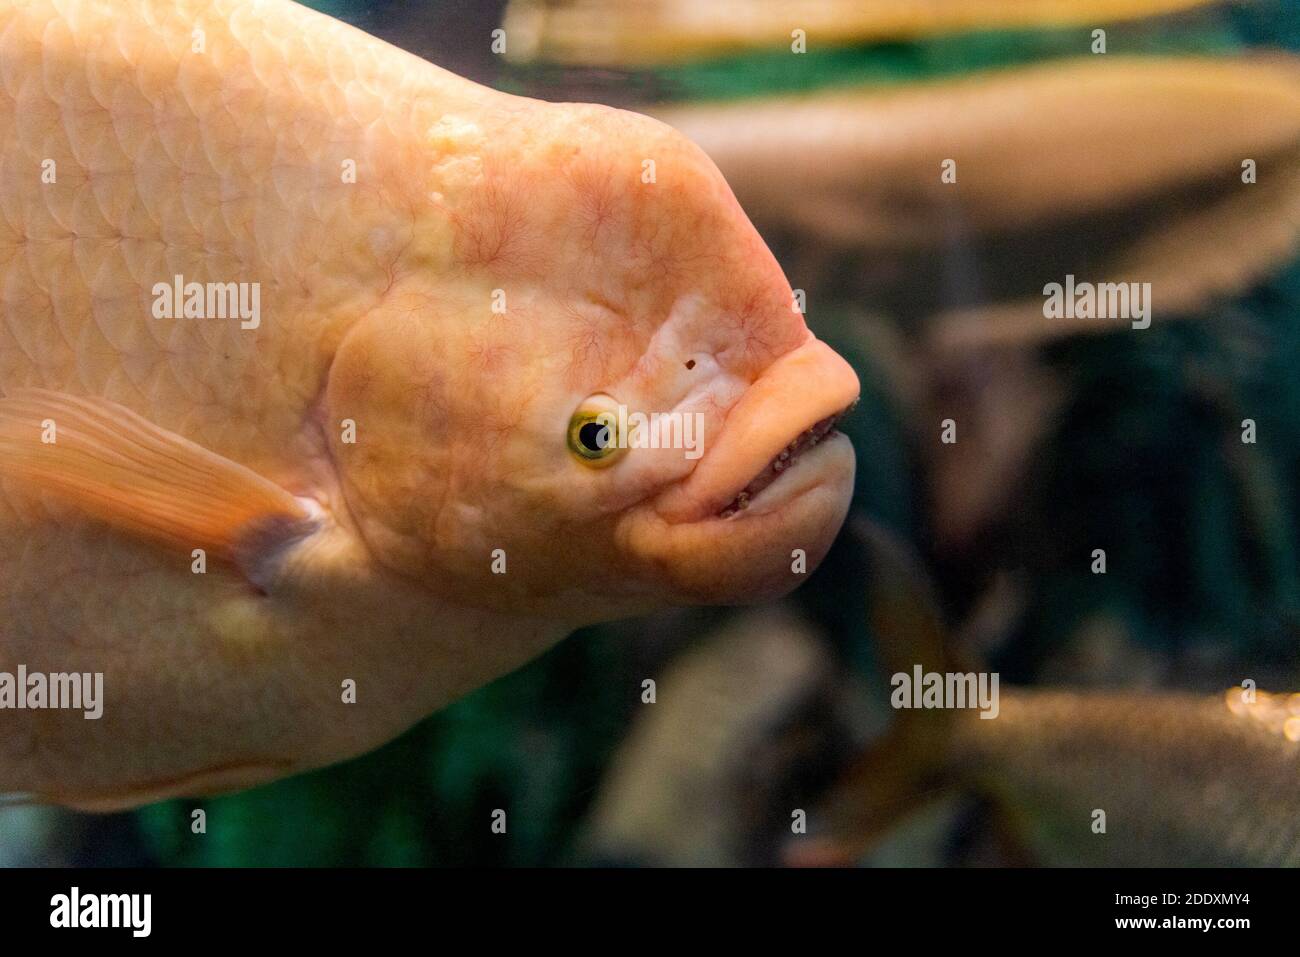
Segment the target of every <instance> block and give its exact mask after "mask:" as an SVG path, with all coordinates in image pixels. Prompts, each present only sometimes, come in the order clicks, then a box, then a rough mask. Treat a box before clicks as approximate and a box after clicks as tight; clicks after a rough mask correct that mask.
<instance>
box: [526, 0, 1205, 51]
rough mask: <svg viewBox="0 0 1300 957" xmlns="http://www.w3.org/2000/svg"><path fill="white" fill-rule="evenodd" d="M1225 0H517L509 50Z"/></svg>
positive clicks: (1111, 13)
mask: <svg viewBox="0 0 1300 957" xmlns="http://www.w3.org/2000/svg"><path fill="white" fill-rule="evenodd" d="M1216 3H1217V0H1075V2H1072V3H1062V2H1060V0H930V2H927V3H916V2H913V0H874V2H872V3H862V2H859V0H728V2H715V3H711V4H707V5H700V4H696V3H691V2H690V0H638V2H637V3H634V4H628V3H625V2H614V0H511V2H510V5H509V6H508V7H507V8H506V15H505V31H506V36H507V37H508V38H509V41H508V43H507V45H506V53H507V54H508V55H509V56H511V57H512V58H514V59H517V60H520V61H523V62H528V61H532V60H547V61H552V62H559V63H570V64H583V65H601V66H619V67H623V66H628V65H636V66H640V65H646V64H655V63H664V62H672V61H680V60H688V59H692V58H699V57H708V56H719V55H726V54H729V53H736V52H744V51H746V50H750V49H755V48H763V47H778V48H779V47H780V46H788V45H789V44H790V42H791V40H792V38H794V37H795V36H796V34H795V32H794V31H797V30H802V31H803V36H804V37H805V38H807V39H808V40H809V42H810V43H821V44H836V45H843V44H852V43H864V42H890V41H893V42H897V41H905V40H914V39H918V38H922V37H928V36H932V35H934V34H943V33H952V32H957V31H962V30H997V29H1015V28H1022V29H1023V28H1033V27H1044V28H1050V27H1061V28H1064V27H1071V26H1087V27H1094V26H1098V25H1102V24H1106V25H1108V24H1110V23H1117V22H1122V21H1128V20H1136V19H1142V18H1146V17H1157V16H1162V15H1171V14H1177V13H1182V12H1184V11H1189V10H1194V9H1196V8H1198V7H1207V6H1213V5H1216Z"/></svg>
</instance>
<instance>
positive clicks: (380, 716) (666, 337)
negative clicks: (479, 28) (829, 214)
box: [0, 0, 858, 811]
mask: <svg viewBox="0 0 1300 957" xmlns="http://www.w3.org/2000/svg"><path fill="white" fill-rule="evenodd" d="M0 151H2V152H0V212H2V213H3V215H0V315H2V317H3V321H2V322H0V582H2V583H3V585H2V586H0V595H2V596H3V603H4V605H3V607H4V614H3V615H0V732H2V733H0V791H3V792H6V793H11V794H16V795H25V796H28V797H30V798H31V800H34V801H39V802H45V803H53V804H59V805H64V806H67V807H71V808H77V809H82V810H91V811H109V810H116V809H123V808H130V807H134V806H138V805H140V804H144V803H148V802H151V801H157V800H162V799H166V798H171V797H177V796H203V795H207V794H214V793H220V792H225V791H231V790H238V789H243V788H247V787H252V786H255V785H257V784H261V783H265V782H268V781H272V780H275V779H277V778H280V777H284V776H286V775H290V774H296V773H300V772H302V771H306V770H310V769H312V768H316V767H321V766H324V765H326V764H331V763H335V762H338V761H341V760H344V759H346V758H349V757H352V756H355V755H358V754H361V753H364V752H366V751H368V750H371V749H373V748H375V747H377V746H379V745H381V744H383V743H384V742H385V741H387V740H389V739H391V738H393V737H394V736H396V735H397V734H399V733H400V732H401V731H403V730H404V729H406V728H407V727H409V726H410V725H412V724H414V723H415V722H417V721H419V720H420V719H422V718H423V717H425V716H427V715H428V714H430V713H432V712H434V711H436V710H438V709H439V708H441V707H443V706H445V705H446V704H448V703H449V702H451V701H453V700H455V699H456V698H458V697H460V696H462V695H464V694H466V693H468V692H469V691H471V690H473V689H475V688H477V687H479V686H481V685H483V684H485V683H486V682H488V681H491V680H492V679H493V678H495V677H497V676H499V675H501V674H503V673H505V672H507V671H510V670H512V669H514V668H516V667H518V666H520V665H521V664H523V663H524V662H526V661H528V660H529V659H531V658H533V657H535V656H536V655H538V654H540V653H541V652H542V651H544V650H545V649H547V648H549V647H550V646H552V645H554V644H555V643H556V642H558V641H560V640H561V639H562V638H563V637H565V636H566V635H567V634H569V633H570V632H571V631H573V630H574V629H575V628H578V627H580V626H582V625H586V624H591V623H594V622H599V621H608V620H613V619H617V618H624V617H629V616H632V615H637V614H640V613H643V612H646V611H649V610H653V609H657V608H662V607H665V606H671V605H692V604H741V603H747V602H754V601H761V600H764V599H767V598H770V597H773V596H776V595H780V594H783V593H785V592H787V591H789V590H790V589H792V588H794V587H795V586H797V585H798V584H799V583H800V582H801V581H803V580H804V578H805V577H806V574H807V572H808V571H810V570H811V569H812V568H814V567H815V566H816V564H817V563H818V562H819V561H820V560H821V558H822V557H823V556H824V555H825V553H826V551H827V549H828V548H829V546H830V544H831V542H832V540H833V539H834V537H835V535H836V532H837V530H838V528H839V526H840V524H841V523H842V521H843V520H844V517H845V515H846V512H847V509H848V504H849V499H850V495H851V491H852V486H853V472H854V456H853V450H852V447H851V445H850V444H849V442H848V440H847V438H846V437H845V436H844V435H843V434H842V433H840V432H839V431H837V430H836V429H835V428H834V426H835V423H836V422H837V421H838V419H839V417H840V416H841V415H843V414H844V413H845V412H846V411H847V410H848V409H849V408H850V407H851V406H852V404H853V402H854V401H855V399H856V397H857V393H858V381H857V377H856V375H855V373H854V372H853V369H852V368H851V367H850V366H849V365H848V363H846V362H845V361H844V360H843V359H842V358H841V357H840V356H839V355H837V354H836V353H835V352H834V351H833V350H832V349H830V348H829V347H828V346H827V345H826V344H825V343H823V342H822V341H820V340H818V339H817V338H816V337H815V336H814V335H813V333H812V332H811V331H810V330H809V329H808V326H807V324H806V322H805V320H804V316H803V313H802V310H801V308H799V303H798V300H797V299H796V297H795V296H794V294H793V290H792V289H791V287H790V283H789V282H788V280H787V279H786V277H785V275H784V273H783V272H782V270H781V268H780V266H779V265H778V263H777V261H776V259H775V258H774V257H773V256H772V254H771V252H770V251H769V250H768V248H767V246H766V245H765V243H764V241H763V239H762V238H761V237H760V235H759V233H758V232H757V231H756V229H755V228H754V226H753V224H752V223H751V222H750V221H749V220H748V218H747V217H746V216H745V215H744V213H743V211H742V210H741V208H740V206H739V204H738V203H737V201H736V199H735V197H734V195H733V194H732V192H731V190H730V188H729V187H728V185H727V183H726V181H725V180H724V178H723V177H722V175H721V174H720V173H719V172H718V170H717V167H716V166H715V164H714V163H713V162H712V161H711V160H709V159H708V157H707V156H706V155H705V154H704V153H703V152H702V151H701V150H699V148H698V147H696V146H695V145H694V144H692V143H690V141H689V140H687V139H686V138H685V137H684V136H682V135H681V134H680V133H678V132H676V131H674V130H672V129H671V128H670V127H668V126H666V125H664V124H662V123H661V122H659V121H657V120H654V119H653V118H649V117H645V116H641V115H638V114H633V113H629V112H624V111H620V110H615V109H611V108H608V107H603V106H597V105H590V104H551V103H545V102H541V101H536V100H530V99H524V98H520V97H516V96H512V95H509V94H506V93H502V92H498V91H495V90H492V89H489V88H486V87H482V86H479V85H477V84H475V83H472V82H469V81H467V80H465V79H462V78H461V77H458V76H455V75H453V74H451V73H448V72H446V71H444V70H442V69H440V68H439V67H437V66H435V65H433V64H430V63H427V62H425V61H422V60H420V59H419V58H417V57H415V56H412V55H410V54H408V53H405V52H403V51H401V50H398V49H396V48H394V47H392V46H389V45H388V44H385V43H383V42H381V41H379V40H377V39H375V38H372V37H370V36H367V35H366V34H364V33H363V32H361V31H358V30H356V29H353V28H352V27H349V26H347V25H345V24H342V23H340V22H338V21H336V20H334V19H332V18H330V17H328V16H325V15H323V14H320V13H317V12H315V11H312V10H309V9H307V8H304V7H301V6H299V5H297V4H294V3H291V2H288V0H262V2H256V3H253V2H234V0H217V2H198V0H122V2H118V3H113V4H104V3H101V2H94V0H60V2H47V0H35V2H22V3H18V2H12V0H10V2H4V3H0ZM624 413H633V414H640V415H642V416H652V415H654V414H659V415H660V417H661V418H660V421H661V422H666V423H668V426H669V428H668V431H667V432H665V431H663V428H662V427H661V429H660V431H659V432H658V433H656V434H655V435H652V436H650V438H651V439H653V438H655V437H656V436H657V437H660V438H665V439H666V441H665V442H662V443H658V444H656V443H655V442H653V441H642V440H644V439H645V438H646V436H645V434H644V433H640V432H637V430H636V428H635V427H630V428H629V429H628V430H626V431H625V430H623V429H621V423H623V422H625V421H632V418H631V417H630V416H628V415H625V414H624ZM674 415H675V416H677V417H678V418H677V419H676V420H674V419H673V418H672V417H673V416H674ZM688 420H689V421H691V422H696V423H698V424H699V429H698V430H696V432H695V433H694V434H695V435H696V437H697V438H698V439H701V441H698V442H697V443H695V446H694V448H693V450H692V449H690V448H687V449H683V448H681V447H676V448H674V447H672V446H673V445H678V446H680V445H681V444H682V443H681V442H680V441H679V440H680V439H681V436H682V432H681V429H680V428H678V430H677V431H675V432H674V431H673V429H672V428H671V427H672V426H673V424H674V422H676V423H677V425H678V426H680V425H681V424H682V423H685V422H687V421H688ZM20 672H21V673H22V674H24V675H25V676H26V677H25V679H24V681H23V683H22V686H21V687H20V686H19V685H18V683H17V676H18V675H19V673H20ZM5 676H8V679H9V680H8V682H7V683H6V681H5ZM96 687H102V696H101V700H99V701H98V703H97V704H96V706H95V708H94V709H88V708H86V707H81V708H78V707H76V705H77V703H78V702H77V700H76V699H77V698H78V695H79V693H84V695H85V696H89V695H90V693H91V692H90V689H92V688H96ZM6 688H7V689H8V695H7V696H6ZM56 689H57V690H58V691H59V695H55V693H54V692H55V690H56ZM56 697H58V698H59V703H61V704H64V705H71V706H68V707H59V708H53V707H48V705H49V704H51V703H54V700H55V698H56ZM80 703H81V704H82V705H85V704H86V701H85V700H84V699H83V700H82V701H81V702H80ZM93 710H101V713H100V714H99V715H97V716H96V715H95V714H94V713H93Z"/></svg>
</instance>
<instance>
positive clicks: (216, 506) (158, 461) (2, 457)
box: [0, 389, 317, 566]
mask: <svg viewBox="0 0 1300 957" xmlns="http://www.w3.org/2000/svg"><path fill="white" fill-rule="evenodd" d="M0 477H4V478H10V479H14V480H18V481H21V482H25V483H28V484H30V485H32V486H34V487H35V488H37V489H40V490H42V491H48V492H51V493H54V494H56V495H57V496H58V497H59V498H61V499H63V500H64V501H65V502H67V503H70V504H71V505H73V506H75V507H77V508H79V509H80V510H81V511H83V512H85V513H86V514H87V515H91V516H93V517H94V518H97V519H99V520H100V521H103V522H106V523H107V524H109V525H110V526H112V527H114V528H116V529H119V530H121V531H125V532H127V533H130V534H134V535H140V536H144V537H148V538H151V539H153V540H155V541H158V542H159V543H161V544H163V545H165V546H169V547H176V548H179V549H184V550H185V551H186V552H189V551H191V550H192V549H195V548H202V549H204V550H205V551H206V552H207V553H208V555H209V556H210V557H213V558H216V559H219V560H223V561H227V562H230V563H233V564H237V565H240V566H244V565H246V564H248V562H249V560H250V559H254V560H256V559H258V558H260V557H261V556H264V555H265V553H266V552H267V551H268V550H273V549H275V548H276V547H278V546H282V545H284V544H286V543H288V542H290V541H294V540H296V539H298V538H301V537H303V536H305V535H307V534H309V533H310V532H312V531H313V530H314V529H315V528H316V527H317V521H316V519H315V517H314V515H313V514H312V512H311V511H310V510H309V506H308V504H307V503H305V502H303V501H302V500H300V499H298V498H296V497H295V496H293V495H292V494H290V493H289V492H287V491H285V490H284V489H283V488H281V487H280V486H278V485H276V484H275V483H273V482H270V481H267V480H266V479H264V478H262V477H261V476H260V475H258V474H257V473H255V472H253V471H251V470H250V469H247V468H245V467H244V466H242V465H240V464H238V463H237V462H232V461H230V460H229V459H226V458H223V457H221V456H220V455H217V454H215V453H213V452H210V451H208V450H207V449H205V448H203V447H202V446H201V445H196V444H195V443H194V442H191V441H190V440H189V439H186V438H184V437H183V436H180V435H177V434H176V433H174V432H168V431H166V430H165V429H161V428H159V427H158V426H156V425H154V424H153V423H151V422H149V421H148V420H147V419H144V418H142V417H141V416H139V415H136V413H134V412H132V411H131V410H130V409H128V408H126V407H125V406H121V405H118V404H117V403H115V402H109V401H107V400H105V399H89V398H83V397H80V396H74V395H68V394H66V393H63V392H50V391H47V390H44V389H16V390H14V391H12V392H10V393H9V394H8V395H7V396H6V397H4V398H0ZM250 551H251V552H254V553H255V554H250Z"/></svg>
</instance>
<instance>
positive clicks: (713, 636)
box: [575, 604, 847, 867]
mask: <svg viewBox="0 0 1300 957" xmlns="http://www.w3.org/2000/svg"><path fill="white" fill-rule="evenodd" d="M833 674H834V666H833V661H832V660H831V654H830V652H829V650H828V649H827V647H826V645H825V642H824V641H823V639H822V637H821V636H820V635H818V634H817V633H816V630H815V629H814V628H813V627H812V626H811V625H810V624H809V623H808V622H807V621H805V620H804V619H803V618H801V617H800V616H799V615H798V614H797V613H796V612H795V610H794V609H792V608H789V607H786V606H785V605H784V604H776V605H772V606H766V607H762V608H758V609H753V610H750V611H748V612H744V613H741V614H740V615H738V616H737V617H736V618H735V619H734V620H732V621H730V622H728V623H726V624H725V625H723V626H722V627H721V628H719V629H718V630H717V631H714V632H710V633H708V634H705V635H704V636H702V637H701V638H700V640H698V641H697V642H695V643H693V644H692V645H691V647H689V648H687V649H686V650H685V651H684V652H682V653H681V654H680V655H678V656H675V657H674V658H673V659H672V660H670V661H669V662H668V664H667V666H666V668H665V670H664V671H663V674H662V675H661V676H660V677H658V679H657V685H656V696H655V699H654V700H653V702H645V701H644V697H643V706H642V707H641V709H640V715H639V716H638V717H637V718H636V719H635V720H634V721H633V723H632V726H631V729H630V730H629V732H628V734H627V735H626V737H625V738H624V739H623V741H622V742H621V743H620V744H619V747H618V750H617V751H616V752H615V753H614V756H613V758H612V759H611V761H610V765H609V768H608V770H607V771H606V772H605V775H604V777H603V779H602V781H601V783H600V785H599V790H598V792H597V795H596V798H595V800H594V801H593V802H592V807H591V810H590V811H589V812H588V814H587V816H586V819H585V821H584V822H583V825H582V828H581V831H580V834H579V837H578V839H577V841H576V842H575V843H576V845H577V847H578V848H579V853H580V855H581V859H582V860H583V862H585V863H618V864H620V865H627V864H630V863H636V864H642V865H644V864H652V865H654V866H669V867H701V866H705V867H719V866H743V865H758V866H765V865H770V864H771V863H772V860H771V852H772V851H774V850H775V849H777V848H779V846H780V841H779V836H778V839H777V840H772V838H771V835H770V833H769V832H770V831H771V822H772V820H773V819H777V820H781V819H782V818H787V819H788V818H789V815H790V813H791V812H790V810H789V809H788V808H787V807H784V806H783V799H785V798H786V792H787V791H788V790H789V789H790V781H791V778H792V777H794V776H795V775H794V774H792V772H791V768H790V765H792V764H796V765H797V764H799V763H800V762H803V763H806V764H809V765H815V764H816V758H817V757H818V756H819V755H817V754H816V753H812V754H810V753H809V752H810V751H813V752H816V751H817V750H819V749H820V750H822V751H825V750H830V747H829V745H828V743H827V742H826V741H825V740H824V739H826V738H830V737H832V734H831V732H830V731H827V730H824V729H823V727H822V726H823V725H832V726H833V727H834V728H835V729H836V730H838V729H839V727H840V726H841V725H844V724H846V723H847V722H846V721H845V720H844V719H843V718H842V717H841V715H839V714H838V713H837V711H836V708H835V703H836V699H835V694H834V685H833V683H832V677H833ZM810 713H811V714H810ZM774 772H775V773H774Z"/></svg>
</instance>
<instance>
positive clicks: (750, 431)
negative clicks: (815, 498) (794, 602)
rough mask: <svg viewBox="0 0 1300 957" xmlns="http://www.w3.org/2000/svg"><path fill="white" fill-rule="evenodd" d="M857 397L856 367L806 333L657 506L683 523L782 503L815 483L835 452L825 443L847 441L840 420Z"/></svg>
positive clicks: (746, 513)
mask: <svg viewBox="0 0 1300 957" xmlns="http://www.w3.org/2000/svg"><path fill="white" fill-rule="evenodd" d="M857 398H858V377H857V375H856V373H854V371H853V368H852V367H851V366H850V365H849V364H848V363H847V362H845V361H844V359H842V358H841V357H840V356H839V355H838V354H837V353H836V352H835V351H834V350H833V349H831V348H830V347H829V346H827V345H826V344H825V343H824V342H821V341H820V340H817V339H814V338H809V340H808V341H807V342H805V343H804V344H803V345H801V346H799V347H797V348H795V349H794V350H792V351H791V352H788V353H786V354H785V355H783V356H782V357H781V358H779V359H777V360H776V362H774V363H773V364H772V365H771V366H770V367H769V368H768V369H766V370H765V371H764V372H763V374H762V375H760V376H759V377H758V379H756V380H755V381H754V382H753V383H752V384H751V385H750V387H749V388H748V389H747V390H746V391H745V394H744V395H742V396H741V397H740V400H739V401H738V402H737V403H736V404H735V405H734V406H733V407H732V408H731V410H730V411H729V412H728V413H727V417H726V419H725V420H724V422H723V426H722V429H721V431H720V432H719V434H718V436H717V438H716V439H714V440H713V442H712V443H711V445H710V447H709V448H707V449H706V450H705V454H704V457H703V458H702V459H701V460H700V462H699V464H698V465H697V466H696V467H695V470H694V471H693V472H691V474H690V475H689V476H687V477H686V478H685V479H684V480H683V481H682V482H680V483H678V485H676V486H674V487H673V488H671V489H669V490H667V491H666V492H665V493H664V494H663V495H662V496H661V497H660V499H659V501H658V502H657V503H656V506H657V507H656V511H657V512H658V514H659V515H660V517H661V518H662V519H663V520H664V521H666V522H667V523H669V524H681V523H688V522H700V521H707V520H710V519H713V520H716V519H725V520H727V521H735V520H737V519H739V518H748V517H751V516H754V515H756V514H765V513H768V512H771V511H773V510H776V509H779V508H780V507H781V506H782V505H784V504H786V503H787V502H788V501H789V500H791V499H792V498H795V497H798V495H800V494H801V493H803V492H806V491H809V490H811V489H812V488H815V487H816V486H817V484H818V482H817V479H818V475H817V472H818V470H819V469H824V468H826V467H827V466H829V465H830V464H831V462H830V459H831V458H834V456H829V457H828V455H826V454H822V452H823V450H824V449H826V448H827V447H828V446H832V445H833V446H839V445H841V443H843V444H847V442H848V440H847V438H845V437H844V436H842V435H841V434H840V433H839V432H837V431H836V429H835V426H836V424H837V423H838V422H839V420H840V419H841V418H842V417H843V416H844V415H845V414H846V413H847V412H848V411H849V410H850V409H852V408H853V406H854V405H855V404H856V402H857ZM848 454H849V455H850V456H851V454H852V453H851V452H849V453H848ZM787 476H790V478H786V477H787ZM795 476H798V479H797V480H796V479H795Z"/></svg>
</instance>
